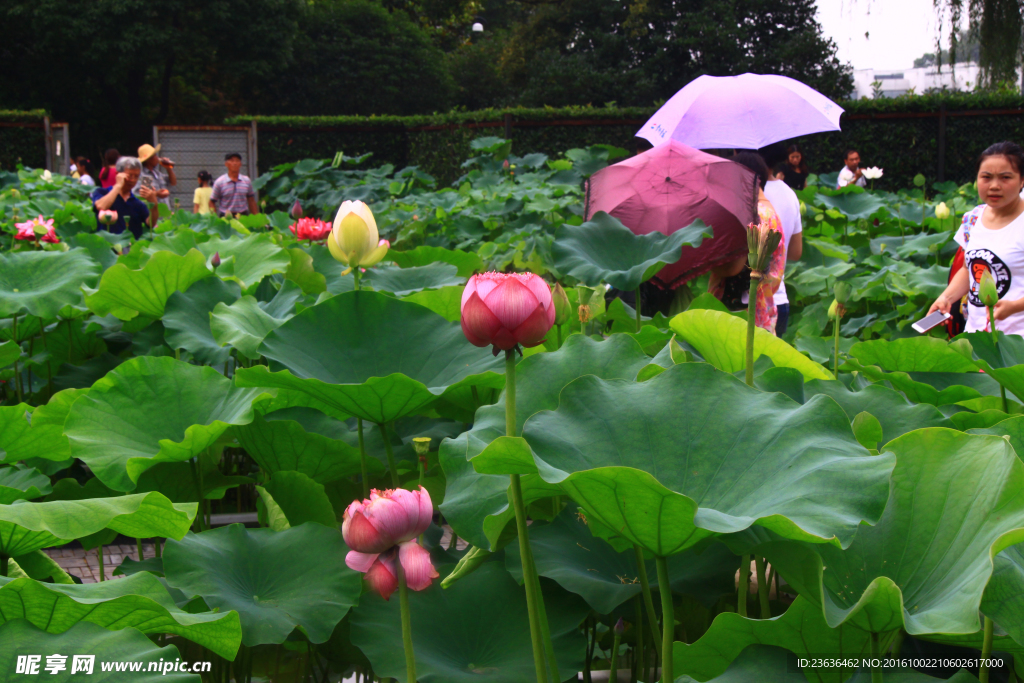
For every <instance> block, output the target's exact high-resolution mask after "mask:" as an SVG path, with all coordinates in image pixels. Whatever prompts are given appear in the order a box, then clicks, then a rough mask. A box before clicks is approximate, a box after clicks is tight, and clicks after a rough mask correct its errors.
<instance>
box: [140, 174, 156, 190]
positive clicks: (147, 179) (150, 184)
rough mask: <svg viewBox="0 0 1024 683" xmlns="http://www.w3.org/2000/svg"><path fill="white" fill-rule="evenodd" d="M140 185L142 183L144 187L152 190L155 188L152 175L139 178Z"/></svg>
mask: <svg viewBox="0 0 1024 683" xmlns="http://www.w3.org/2000/svg"><path fill="white" fill-rule="evenodd" d="M139 185H141V186H142V187H144V188H146V189H147V190H152V189H153V179H152V178H151V177H149V176H148V175H144V176H142V178H141V179H140V180H139Z"/></svg>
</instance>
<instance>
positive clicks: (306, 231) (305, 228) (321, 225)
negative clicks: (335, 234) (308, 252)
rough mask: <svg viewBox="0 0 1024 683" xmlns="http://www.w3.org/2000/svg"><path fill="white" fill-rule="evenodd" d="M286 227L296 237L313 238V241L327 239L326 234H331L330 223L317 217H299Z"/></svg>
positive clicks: (302, 238)
mask: <svg viewBox="0 0 1024 683" xmlns="http://www.w3.org/2000/svg"><path fill="white" fill-rule="evenodd" d="M296 203H297V202H296ZM288 229H289V230H291V231H292V233H293V234H294V235H295V237H297V238H298V239H300V240H313V241H314V242H318V241H320V240H323V239H327V236H328V235H329V234H331V224H330V223H328V222H326V221H322V220H319V219H317V218H300V219H299V220H298V221H296V222H295V223H294V224H292V225H291V226H290V227H289V228H288Z"/></svg>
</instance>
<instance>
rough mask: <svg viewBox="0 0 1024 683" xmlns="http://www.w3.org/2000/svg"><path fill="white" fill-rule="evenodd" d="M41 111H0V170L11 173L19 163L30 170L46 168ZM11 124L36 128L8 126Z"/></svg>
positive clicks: (42, 115) (42, 114) (44, 114)
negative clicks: (21, 124) (31, 125)
mask: <svg viewBox="0 0 1024 683" xmlns="http://www.w3.org/2000/svg"><path fill="white" fill-rule="evenodd" d="M44 116H46V112H45V111H43V110H42V109H35V110H32V111H13V110H6V109H0V169H3V170H5V171H12V170H14V168H15V167H16V166H17V165H18V164H19V163H20V164H24V165H25V166H30V167H32V168H43V167H45V166H46V146H45V143H44V140H43V128H42V125H43V117H44ZM11 123H33V124H35V123H37V124H39V126H38V127H25V126H9V125H3V124H11Z"/></svg>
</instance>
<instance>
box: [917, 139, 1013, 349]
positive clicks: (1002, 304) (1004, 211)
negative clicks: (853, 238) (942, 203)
mask: <svg viewBox="0 0 1024 683" xmlns="http://www.w3.org/2000/svg"><path fill="white" fill-rule="evenodd" d="M1022 171H1024V149H1021V147H1020V146H1019V145H1017V144H1016V143H1013V142H998V143H996V144H994V145H992V146H991V147H989V148H988V149H986V150H985V151H984V152H982V153H981V158H980V159H979V161H978V196H979V197H981V199H982V200H983V201H984V202H985V203H984V204H982V205H980V206H978V207H976V208H975V209H973V210H971V211H969V212H968V213H967V214H966V215H965V216H964V220H963V222H962V223H961V224H960V229H959V230H957V233H956V236H955V237H954V239H955V240H956V242H957V244H959V245H960V246H961V247H963V249H964V267H963V268H961V269H960V270H958V271H957V272H956V274H955V275H954V276H953V279H952V280H951V281H950V283H949V286H948V287H946V290H945V291H944V292H943V293H942V294H940V295H939V298H938V299H936V300H935V303H933V304H932V306H931V308H929V309H928V312H929V313H932V312H934V311H937V310H938V311H943V312H944V313H949V310H950V308H951V307H952V306H959V305H960V300H961V299H962V298H963V297H964V296H966V297H967V316H966V317H967V327H966V328H965V331H966V332H979V331H990V330H991V327H989V319H988V310H987V309H986V308H985V305H984V304H983V303H982V302H981V299H980V297H979V293H978V289H979V285H980V283H981V276H982V275H983V274H984V272H985V271H986V270H987V271H989V272H990V273H992V276H993V278H994V279H995V282H996V291H997V292H998V293H999V301H998V303H996V305H995V310H994V312H993V313H994V316H993V317H994V318H995V321H996V329H997V330H999V331H1000V332H1003V333H1005V334H1016V335H1021V336H1024V199H1021V196H1020V192H1021V190H1022V189H1024V176H1022V174H1021V172H1022Z"/></svg>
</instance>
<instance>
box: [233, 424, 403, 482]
mask: <svg viewBox="0 0 1024 683" xmlns="http://www.w3.org/2000/svg"><path fill="white" fill-rule="evenodd" d="M232 433H233V434H234V435H235V438H237V439H238V443H239V444H240V445H241V446H242V448H244V449H245V452H246V453H248V454H249V456H250V457H251V458H252V459H253V460H255V461H256V464H258V465H259V466H260V469H262V470H263V471H264V472H266V473H267V474H271V475H272V474H274V473H276V472H282V471H288V470H294V471H296V472H301V473H302V474H304V475H306V476H307V477H309V478H310V479H312V480H314V481H317V482H320V483H321V484H328V483H330V482H332V481H337V480H339V479H341V478H343V477H348V476H352V475H354V474H359V473H360V472H361V467H360V459H359V449H358V448H353V447H352V446H351V445H349V444H348V443H346V442H345V441H343V440H341V439H338V438H331V437H329V436H325V435H323V434H318V433H316V432H313V431H307V430H306V429H305V428H304V427H303V425H302V424H301V423H299V422H297V421H295V420H284V419H271V420H266V419H264V418H263V417H260V416H257V417H256V418H255V419H254V420H253V421H252V422H250V423H249V424H247V425H244V426H240V427H235V428H233V430H232ZM382 443H383V442H382ZM367 467H368V469H369V471H370V472H371V473H372V474H375V475H377V474H383V473H384V467H383V465H381V463H380V461H378V460H377V459H376V458H368V459H367Z"/></svg>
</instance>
